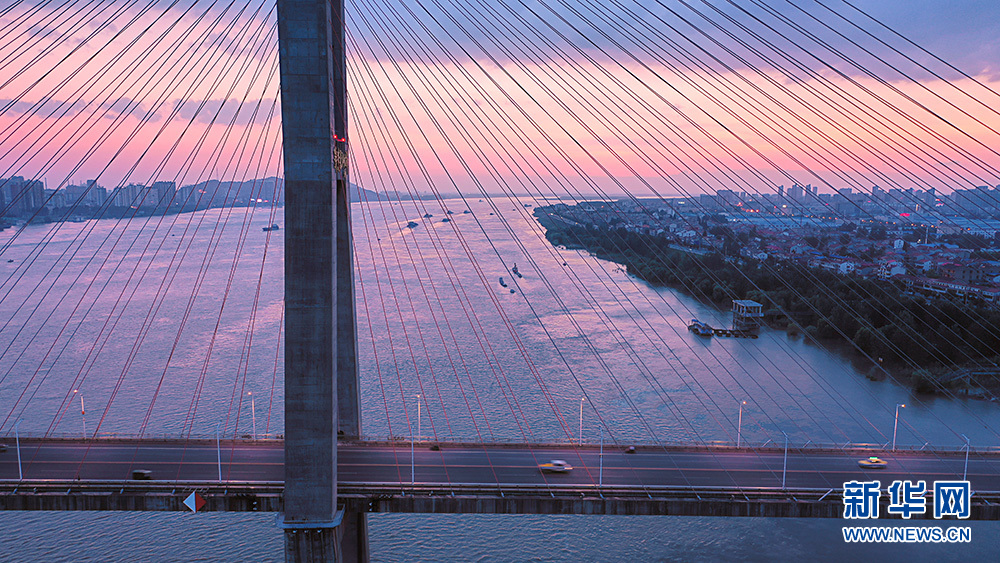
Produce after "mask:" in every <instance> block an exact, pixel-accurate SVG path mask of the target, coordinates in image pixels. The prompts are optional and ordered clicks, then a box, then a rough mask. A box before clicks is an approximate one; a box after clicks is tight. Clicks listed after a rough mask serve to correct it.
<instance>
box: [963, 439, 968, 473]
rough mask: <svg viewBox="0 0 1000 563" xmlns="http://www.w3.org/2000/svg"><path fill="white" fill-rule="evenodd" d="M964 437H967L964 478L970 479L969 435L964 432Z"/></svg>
mask: <svg viewBox="0 0 1000 563" xmlns="http://www.w3.org/2000/svg"><path fill="white" fill-rule="evenodd" d="M962 437H963V438H965V469H963V470H962V480H963V481H968V475H969V437H968V436H966V435H965V434H962Z"/></svg>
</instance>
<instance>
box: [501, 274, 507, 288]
mask: <svg viewBox="0 0 1000 563" xmlns="http://www.w3.org/2000/svg"><path fill="white" fill-rule="evenodd" d="M500 287H507V282H505V281H503V276H500Z"/></svg>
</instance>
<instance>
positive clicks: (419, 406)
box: [417, 395, 424, 438]
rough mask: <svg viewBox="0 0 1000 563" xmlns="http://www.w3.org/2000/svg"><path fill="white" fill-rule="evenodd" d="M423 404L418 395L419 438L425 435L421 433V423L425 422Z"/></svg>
mask: <svg viewBox="0 0 1000 563" xmlns="http://www.w3.org/2000/svg"><path fill="white" fill-rule="evenodd" d="M422 409H423V402H422V401H421V400H420V395H417V438H421V437H423V435H424V433H423V432H421V431H420V423H421V422H422V421H423V419H422V413H423V410H422Z"/></svg>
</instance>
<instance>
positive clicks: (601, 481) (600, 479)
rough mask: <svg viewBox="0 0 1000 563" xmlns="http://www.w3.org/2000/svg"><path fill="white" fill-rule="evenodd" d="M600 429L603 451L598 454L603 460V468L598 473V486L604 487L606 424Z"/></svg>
mask: <svg viewBox="0 0 1000 563" xmlns="http://www.w3.org/2000/svg"><path fill="white" fill-rule="evenodd" d="M600 429H601V453H600V454H599V455H598V459H600V461H601V463H600V467H601V468H600V470H599V471H598V473H597V486H598V487H603V486H604V425H603V424H602V425H601V426H600Z"/></svg>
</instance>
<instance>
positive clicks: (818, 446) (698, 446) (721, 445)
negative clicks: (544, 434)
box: [0, 432, 1000, 455]
mask: <svg viewBox="0 0 1000 563" xmlns="http://www.w3.org/2000/svg"><path fill="white" fill-rule="evenodd" d="M13 438H14V437H13V435H5V436H3V437H0V441H7V440H13ZM20 439H21V440H22V441H37V440H52V441H63V440H64V441H70V442H91V441H95V440H96V441H106V442H113V441H123V442H131V441H135V440H140V439H141V440H143V441H148V442H179V443H184V442H207V441H211V442H214V441H215V436H214V435H206V436H202V435H198V436H183V435H180V434H166V433H159V434H144V435H142V436H139V435H138V434H127V433H102V434H100V435H98V436H97V437H96V438H94V437H88V438H83V437H81V436H80V435H79V434H73V433H60V434H55V435H48V436H40V435H32V434H30V433H24V432H22V433H21V435H20ZM283 440H284V435H283V434H267V435H261V434H258V436H257V438H253V437H252V436H250V435H248V434H244V435H240V436H239V437H237V438H232V437H224V438H222V441H223V442H225V443H227V444H229V443H233V442H236V443H240V444H247V445H249V444H276V443H281V442H282V441H283ZM410 442H411V440H410V438H409V437H407V436H378V435H365V436H362V437H361V438H359V439H351V440H343V443H350V444H355V443H367V444H373V445H377V444H383V445H399V446H403V445H405V446H407V447H409V444H410ZM415 442H416V443H418V444H426V445H439V446H443V447H448V446H451V447H469V448H474V447H483V446H492V447H520V448H525V447H526V448H534V449H546V448H559V449H564V448H573V447H586V448H594V447H597V446H598V443H597V442H584V443H582V444H581V443H579V442H576V441H558V442H536V443H524V442H518V441H516V440H514V439H510V440H502V439H501V440H493V441H490V442H481V443H480V442H475V441H471V440H469V439H461V438H449V439H434V438H433V437H429V436H425V437H423V438H422V439H418V440H415ZM629 446H634V447H636V448H638V449H643V450H657V449H694V450H713V449H718V450H727V449H736V443H735V442H732V441H725V440H710V441H703V442H684V441H661V442H658V443H655V442H639V441H636V442H618V443H613V442H609V441H606V442H605V443H604V448H605V450H607V451H612V450H614V449H621V448H626V447H629ZM783 448H784V442H783V441H774V440H765V441H763V442H761V441H759V440H758V441H755V442H748V441H747V440H743V441H742V442H741V446H740V448H739V449H741V450H775V449H783ZM788 448H789V449H790V450H798V451H808V450H814V451H835V450H840V451H845V452H846V451H859V452H862V451H873V452H889V451H890V450H891V446H890V443H888V442H886V443H876V442H843V443H832V442H814V441H812V440H807V441H805V442H789V444H788ZM965 448H966V446H965V444H958V445H932V444H930V443H929V442H925V443H924V444H922V445H919V446H918V445H916V444H897V445H896V449H895V451H897V452H935V453H942V454H948V453H964V452H965ZM969 451H970V452H971V453H973V454H997V455H1000V445H995V446H994V445H990V446H983V445H978V446H977V445H975V444H972V445H970V446H969Z"/></svg>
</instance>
